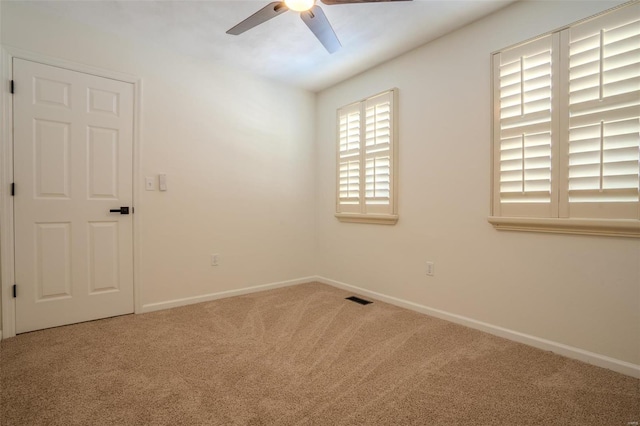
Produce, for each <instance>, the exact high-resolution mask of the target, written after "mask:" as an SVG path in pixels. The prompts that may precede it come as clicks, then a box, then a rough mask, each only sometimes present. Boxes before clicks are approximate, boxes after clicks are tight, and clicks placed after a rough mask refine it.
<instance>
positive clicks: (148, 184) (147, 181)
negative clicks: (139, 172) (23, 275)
mask: <svg viewBox="0 0 640 426" xmlns="http://www.w3.org/2000/svg"><path fill="white" fill-rule="evenodd" d="M153 181H154V179H153V178H152V177H146V178H144V189H146V190H147V191H155V190H156V187H155V185H154V182H153Z"/></svg>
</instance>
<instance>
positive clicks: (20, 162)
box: [13, 59, 133, 333]
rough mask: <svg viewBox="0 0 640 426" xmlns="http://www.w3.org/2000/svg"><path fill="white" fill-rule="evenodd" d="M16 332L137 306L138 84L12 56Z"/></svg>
mask: <svg viewBox="0 0 640 426" xmlns="http://www.w3.org/2000/svg"><path fill="white" fill-rule="evenodd" d="M13 76H14V77H13V79H14V81H15V87H16V93H15V94H14V97H13V99H14V181H15V184H16V194H15V198H14V218H15V219H14V220H15V275H16V283H17V293H18V295H17V296H18V297H17V298H16V332H17V333H22V332H26V331H31V330H37V329H42V328H47V327H55V326H59V325H64V324H71V323H76V322H81V321H88V320H93V319H98V318H105V317H109V316H115V315H121V314H127V313H131V312H133V230H132V218H131V215H130V214H129V215H121V214H119V213H111V212H109V210H111V209H119V208H120V207H123V206H127V207H130V210H131V207H132V201H133V200H132V198H133V191H132V190H133V187H132V184H133V182H132V174H133V162H132V152H133V149H132V143H133V85H132V84H130V83H124V82H121V81H116V80H111V79H107V78H102V77H97V76H94V75H89V74H84V73H80V72H75V71H70V70H66V69H62V68H57V67H53V66H48V65H43V64H39V63H35V62H30V61H26V60H21V59H14V60H13Z"/></svg>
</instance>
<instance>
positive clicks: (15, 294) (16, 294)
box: [13, 284, 18, 298]
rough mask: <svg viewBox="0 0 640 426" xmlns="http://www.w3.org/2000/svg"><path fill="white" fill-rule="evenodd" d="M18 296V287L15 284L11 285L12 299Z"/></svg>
mask: <svg viewBox="0 0 640 426" xmlns="http://www.w3.org/2000/svg"><path fill="white" fill-rule="evenodd" d="M17 296H18V286H17V285H16V284H14V285H13V297H14V298H15V297H17Z"/></svg>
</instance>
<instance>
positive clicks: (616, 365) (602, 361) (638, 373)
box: [314, 276, 640, 378]
mask: <svg viewBox="0 0 640 426" xmlns="http://www.w3.org/2000/svg"><path fill="white" fill-rule="evenodd" d="M314 280H315V281H318V282H321V283H323V284H328V285H330V286H333V287H337V288H340V289H343V290H348V291H352V292H354V293H358V294H360V295H363V296H367V297H371V298H373V299H377V300H380V301H382V302H386V303H389V304H392V305H396V306H400V307H401V308H406V309H410V310H412V311H416V312H420V313H423V314H427V315H431V316H433V317H437V318H440V319H444V320H447V321H451V322H454V323H456V324H461V325H464V326H466V327H470V328H474V329H476V330H480V331H484V332H486V333H489V334H493V335H495V336H499V337H503V338H505V339H509V340H513V341H515V342H519V343H524V344H525V345H529V346H533V347H535V348H538V349H542V350H545V351H551V352H554V353H557V354H559V355H562V356H566V357H567V358H572V359H577V360H579V361H582V362H586V363H588V364H592V365H595V366H598V367H603V368H607V369H609V370H613V371H616V372H618V373H622V374H625V375H627V376H632V377H636V378H640V365H638V364H632V363H630V362H626V361H621V360H619V359H615V358H611V357H608V356H605V355H600V354H597V353H594V352H589V351H585V350H583V349H580V348H575V347H573V346H568V345H565V344H562V343H558V342H554V341H551V340H547V339H542V338H539V337H535V336H531V335H529V334H524V333H520V332H517V331H513V330H509V329H507V328H503V327H498V326H496V325H492V324H488V323H486V322H482V321H477V320H474V319H472V318H467V317H464V316H462V315H456V314H452V313H449V312H446V311H442V310H440V309H434V308H430V307H428V306H424V305H419V304H417V303H413V302H409V301H407V300H403V299H398V298H396V297H391V296H387V295H384V294H381V293H376V292H375V291H370V290H365V289H363V288H360V287H356V286H353V285H350V284H345V283H342V282H339V281H335V280H331V279H329V278H324V277H321V276H318V277H315V278H314Z"/></svg>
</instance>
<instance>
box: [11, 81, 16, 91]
mask: <svg viewBox="0 0 640 426" xmlns="http://www.w3.org/2000/svg"><path fill="white" fill-rule="evenodd" d="M15 90H16V85H15V83H14V82H13V80H11V93H16V92H15Z"/></svg>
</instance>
